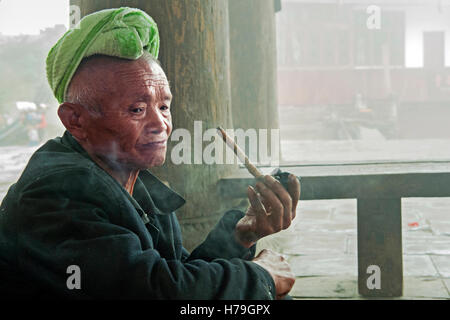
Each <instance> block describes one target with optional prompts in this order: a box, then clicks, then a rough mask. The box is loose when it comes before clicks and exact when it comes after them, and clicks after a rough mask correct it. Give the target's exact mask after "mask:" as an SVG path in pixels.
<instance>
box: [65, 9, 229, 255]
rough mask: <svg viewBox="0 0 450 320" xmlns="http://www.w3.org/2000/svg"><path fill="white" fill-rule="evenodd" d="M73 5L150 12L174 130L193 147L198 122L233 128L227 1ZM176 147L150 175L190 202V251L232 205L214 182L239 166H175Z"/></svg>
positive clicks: (185, 217)
mask: <svg viewBox="0 0 450 320" xmlns="http://www.w3.org/2000/svg"><path fill="white" fill-rule="evenodd" d="M71 4H73V5H78V6H79V7H80V9H81V10H80V11H81V15H82V16H84V15H86V14H89V13H92V12H95V11H98V10H101V9H106V8H117V7H121V6H128V7H134V8H139V9H142V10H144V11H146V12H147V13H148V14H149V15H150V16H151V17H152V18H153V19H154V20H155V21H156V23H157V24H158V28H159V33H160V37H161V48H160V56H159V59H160V61H161V63H162V67H163V69H164V70H165V72H166V74H167V77H168V79H169V81H170V83H171V90H172V94H173V96H174V99H173V103H172V116H173V124H174V130H176V129H180V128H184V129H187V130H188V131H190V133H191V138H192V139H191V146H192V149H194V121H201V122H202V123H201V124H202V127H203V131H205V130H206V129H208V128H215V127H217V126H219V125H220V126H223V127H225V128H232V119H231V98H230V79H229V41H228V38H229V25H228V2H227V1H226V0H208V1H207V0H130V1H124V0H122V1H120V0H109V1H108V0H96V1H92V0H72V1H71ZM202 133H203V132H201V134H202ZM177 143H179V142H171V143H170V145H169V148H168V153H167V160H166V164H165V165H164V166H163V167H161V168H152V169H151V171H152V172H153V173H155V174H156V175H157V176H158V177H160V178H161V179H163V180H165V181H168V182H169V184H170V186H171V187H172V188H173V189H175V190H176V191H177V192H179V193H180V194H181V195H182V196H184V197H185V199H186V200H187V203H186V205H185V206H184V207H183V208H182V209H180V210H179V211H178V212H177V216H178V218H179V221H180V224H181V228H182V232H183V239H184V245H185V247H186V248H187V249H188V250H190V249H192V248H193V247H194V246H195V245H197V244H198V243H200V242H201V241H202V240H203V239H204V237H205V236H206V235H207V233H208V232H209V230H210V229H211V228H212V227H213V226H214V224H215V223H216V222H217V221H218V219H219V218H220V216H221V215H222V214H223V213H224V212H225V211H226V210H228V209H231V207H232V206H233V205H232V203H230V202H226V203H225V202H224V201H222V199H221V196H220V195H219V194H218V193H217V191H216V189H217V188H216V184H217V182H218V180H219V179H220V178H222V177H223V176H225V175H227V174H229V173H230V172H232V171H233V170H234V169H235V168H236V166H233V165H207V164H193V161H194V156H192V158H191V159H192V164H182V165H175V164H173V163H172V161H171V150H172V148H173V147H174V145H176V144H177ZM208 144H209V142H205V143H204V144H203V146H205V145H208Z"/></svg>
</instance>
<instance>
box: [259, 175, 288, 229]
mask: <svg viewBox="0 0 450 320" xmlns="http://www.w3.org/2000/svg"><path fill="white" fill-rule="evenodd" d="M264 184H266V185H267V186H268V187H269V188H270V190H272V191H273V192H274V193H275V194H276V195H277V197H278V199H280V201H281V203H282V205H283V229H286V228H287V227H289V226H290V225H291V221H292V198H291V195H290V194H289V192H288V191H287V190H286V189H285V188H284V187H283V185H282V184H281V183H280V182H279V181H278V180H277V179H275V178H274V177H272V176H270V175H267V176H265V177H264Z"/></svg>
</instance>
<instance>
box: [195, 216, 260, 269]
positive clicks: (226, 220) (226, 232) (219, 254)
mask: <svg viewBox="0 0 450 320" xmlns="http://www.w3.org/2000/svg"><path fill="white" fill-rule="evenodd" d="M243 216H244V213H243V212H242V211H239V210H230V211H228V212H226V213H225V214H224V216H223V217H222V218H221V219H220V221H219V222H218V223H217V225H216V226H215V227H214V228H213V230H212V231H211V232H210V233H209V234H208V236H207V237H206V239H205V241H204V242H203V243H201V244H200V245H199V246H198V247H197V248H195V249H194V250H193V251H192V253H191V255H190V256H189V257H188V258H187V259H188V260H190V259H204V260H207V261H211V260H212V259H215V258H223V259H232V258H240V259H244V260H251V259H252V258H254V256H255V252H256V245H253V246H252V247H250V248H245V247H244V246H242V245H241V244H239V243H238V242H237V241H236V239H235V237H234V230H235V227H236V223H237V222H238V221H239V220H240V219H241V218H242V217H243Z"/></svg>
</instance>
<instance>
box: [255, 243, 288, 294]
mask: <svg viewBox="0 0 450 320" xmlns="http://www.w3.org/2000/svg"><path fill="white" fill-rule="evenodd" d="M252 261H253V262H254V263H256V264H258V265H260V266H261V267H263V268H264V269H266V270H267V272H269V274H270V275H271V276H272V278H273V281H274V283H275V292H276V299H277V300H280V299H283V298H284V297H285V296H286V295H287V294H288V293H289V291H291V289H292V287H293V285H294V282H295V276H294V274H293V273H292V271H291V267H290V266H289V264H288V263H287V262H286V261H285V260H284V258H283V256H281V255H279V254H278V253H275V252H273V251H270V250H262V251H261V252H260V253H259V254H258V256H257V257H256V258H254V259H253V260H252Z"/></svg>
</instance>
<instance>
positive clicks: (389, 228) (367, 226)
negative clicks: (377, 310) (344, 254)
mask: <svg viewBox="0 0 450 320" xmlns="http://www.w3.org/2000/svg"><path fill="white" fill-rule="evenodd" d="M357 208H358V213H357V215H358V289H359V293H360V294H361V295H363V296H367V297H399V296H401V295H402V291H403V262H402V261H403V259H402V219H401V199H400V198H395V199H383V198H375V197H374V198H372V199H358V200H357Z"/></svg>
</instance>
